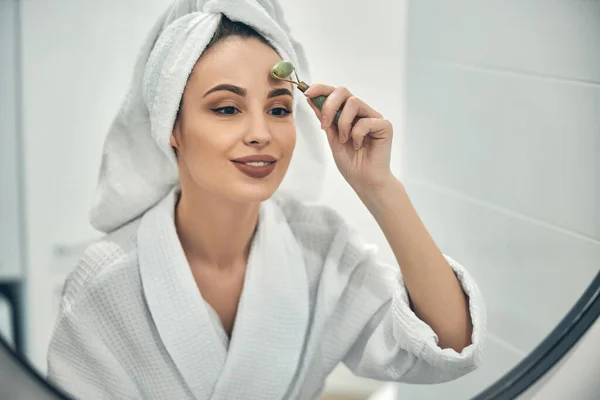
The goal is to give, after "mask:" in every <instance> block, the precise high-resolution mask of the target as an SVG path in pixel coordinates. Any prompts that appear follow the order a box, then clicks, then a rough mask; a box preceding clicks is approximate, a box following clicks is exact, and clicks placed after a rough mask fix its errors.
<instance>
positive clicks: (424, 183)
mask: <svg viewBox="0 0 600 400" xmlns="http://www.w3.org/2000/svg"><path fill="white" fill-rule="evenodd" d="M404 181H405V183H406V184H407V186H411V185H414V186H421V187H424V188H427V189H432V190H434V191H437V192H441V193H444V194H446V195H449V196H452V197H454V198H458V199H461V200H464V201H467V202H469V203H471V204H474V205H477V206H479V207H482V208H487V209H490V210H493V211H496V212H499V213H501V214H505V215H509V216H511V217H513V218H516V219H519V220H522V221H527V222H530V223H532V224H535V225H538V226H541V227H544V228H546V229H550V230H552V231H555V232H559V233H562V234H565V235H569V236H572V237H575V238H578V239H581V240H584V241H586V242H590V243H593V244H597V245H600V239H597V238H595V237H593V236H589V235H586V234H583V233H580V232H575V231H573V230H570V229H568V228H564V227H561V226H558V225H553V224H551V223H548V222H545V221H542V220H539V219H537V218H534V217H531V216H528V215H526V214H521V213H519V212H517V211H513V210H511V209H509V208H506V207H502V206H500V205H497V204H494V203H491V202H488V201H485V200H480V199H477V198H475V197H472V196H470V195H469V194H467V193H464V192H462V191H459V190H456V189H451V188H448V187H446V186H443V185H440V184H438V183H435V182H432V181H429V180H424V179H419V178H410V177H406V178H405V179H404ZM409 194H410V193H409Z"/></svg>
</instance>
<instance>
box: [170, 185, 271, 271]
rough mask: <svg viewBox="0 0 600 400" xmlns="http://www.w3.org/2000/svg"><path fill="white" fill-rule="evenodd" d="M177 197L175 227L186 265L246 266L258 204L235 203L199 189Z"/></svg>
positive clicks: (256, 220) (256, 218)
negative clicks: (185, 258) (186, 259)
mask: <svg viewBox="0 0 600 400" xmlns="http://www.w3.org/2000/svg"><path fill="white" fill-rule="evenodd" d="M180 196H181V197H180V199H179V202H178V204H177V206H176V209H175V225H176V227H177V234H178V235H179V240H180V241H181V244H182V247H183V250H184V252H185V254H186V256H187V258H188V261H189V262H190V263H194V264H196V263H200V264H201V265H208V266H212V267H216V268H230V267H231V266H233V265H240V263H242V264H243V265H246V262H247V260H248V254H249V252H250V244H251V242H252V237H253V235H254V231H255V229H256V226H257V223H258V216H259V209H260V203H238V202H234V201H232V200H230V199H227V198H224V197H221V196H218V195H215V194H214V193H209V192H206V191H202V190H201V189H199V188H193V189H191V190H189V189H188V190H185V191H183V190H182V192H181V195H180Z"/></svg>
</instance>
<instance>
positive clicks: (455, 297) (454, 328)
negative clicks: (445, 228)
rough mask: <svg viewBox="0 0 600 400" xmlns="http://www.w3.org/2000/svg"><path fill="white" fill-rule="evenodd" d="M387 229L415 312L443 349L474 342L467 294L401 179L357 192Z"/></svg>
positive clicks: (381, 226)
mask: <svg viewBox="0 0 600 400" xmlns="http://www.w3.org/2000/svg"><path fill="white" fill-rule="evenodd" d="M356 192H357V194H358V195H359V197H360V198H361V200H362V201H363V203H364V204H365V206H366V207H367V208H368V209H369V211H370V212H371V214H372V215H373V217H374V218H375V220H376V221H377V223H378V224H379V227H380V228H381V230H382V231H383V233H384V235H385V237H386V239H387V241H388V243H389V244H390V247H391V248H392V251H393V252H394V255H395V257H396V260H397V261H398V264H399V265H400V270H401V272H402V276H403V278H404V283H405V285H406V288H407V290H408V293H409V296H410V298H411V301H412V304H413V307H414V311H415V314H416V315H417V316H418V317H419V318H420V319H421V320H423V321H424V322H425V323H427V324H428V325H429V326H430V327H431V328H432V329H433V331H434V332H435V333H436V334H437V335H438V338H439V343H438V345H439V346H440V347H441V348H452V349H454V350H456V351H457V352H460V351H462V349H463V348H464V347H466V346H468V345H469V344H471V333H472V323H471V317H470V312H469V307H468V300H467V296H466V295H465V294H464V292H463V290H462V288H461V286H460V283H459V281H458V279H457V278H456V276H455V275H454V272H453V271H452V268H451V267H450V265H449V264H448V262H447V261H446V259H445V257H444V256H443V254H442V252H441V251H440V249H439V248H438V247H437V245H436V244H435V242H434V241H433V239H432V238H431V236H430V235H429V232H428V231H427V229H426V228H425V226H424V224H423V222H422V221H421V218H420V217H419V215H418V214H417V212H416V210H415V208H414V207H413V205H412V203H411V201H410V199H409V197H408V194H407V192H406V189H405V187H404V185H403V184H402V183H401V182H400V181H399V180H398V179H396V178H395V177H391V178H390V179H389V180H388V183H387V184H385V185H384V186H382V187H381V188H379V189H377V190H372V189H371V190H365V191H361V190H357V191H356Z"/></svg>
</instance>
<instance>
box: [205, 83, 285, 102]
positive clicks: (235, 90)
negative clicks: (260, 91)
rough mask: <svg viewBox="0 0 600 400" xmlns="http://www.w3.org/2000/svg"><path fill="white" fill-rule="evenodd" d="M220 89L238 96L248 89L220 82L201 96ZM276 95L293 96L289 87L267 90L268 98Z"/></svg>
mask: <svg viewBox="0 0 600 400" xmlns="http://www.w3.org/2000/svg"><path fill="white" fill-rule="evenodd" d="M220 90H225V91H228V92H232V93H235V94H237V95H238V96H241V97H246V94H247V93H248V91H247V90H246V89H244V88H242V87H239V86H236V85H231V84H228V83H222V84H220V85H217V86H215V87H213V88H212V89H209V90H208V91H207V92H206V93H204V96H203V97H206V96H208V95H209V94H211V93H214V92H218V91H220ZM278 96H290V97H294V96H293V95H292V92H290V90H289V89H286V88H277V89H273V90H271V91H270V92H269V94H268V95H267V98H268V99H271V98H273V97H278Z"/></svg>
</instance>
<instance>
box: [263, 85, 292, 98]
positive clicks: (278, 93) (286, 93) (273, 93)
mask: <svg viewBox="0 0 600 400" xmlns="http://www.w3.org/2000/svg"><path fill="white" fill-rule="evenodd" d="M277 96H290V97H294V96H293V95H292V92H290V91H289V89H286V88H279V89H273V90H271V91H270V92H269V95H268V96H267V98H268V99H270V98H272V97H277Z"/></svg>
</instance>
